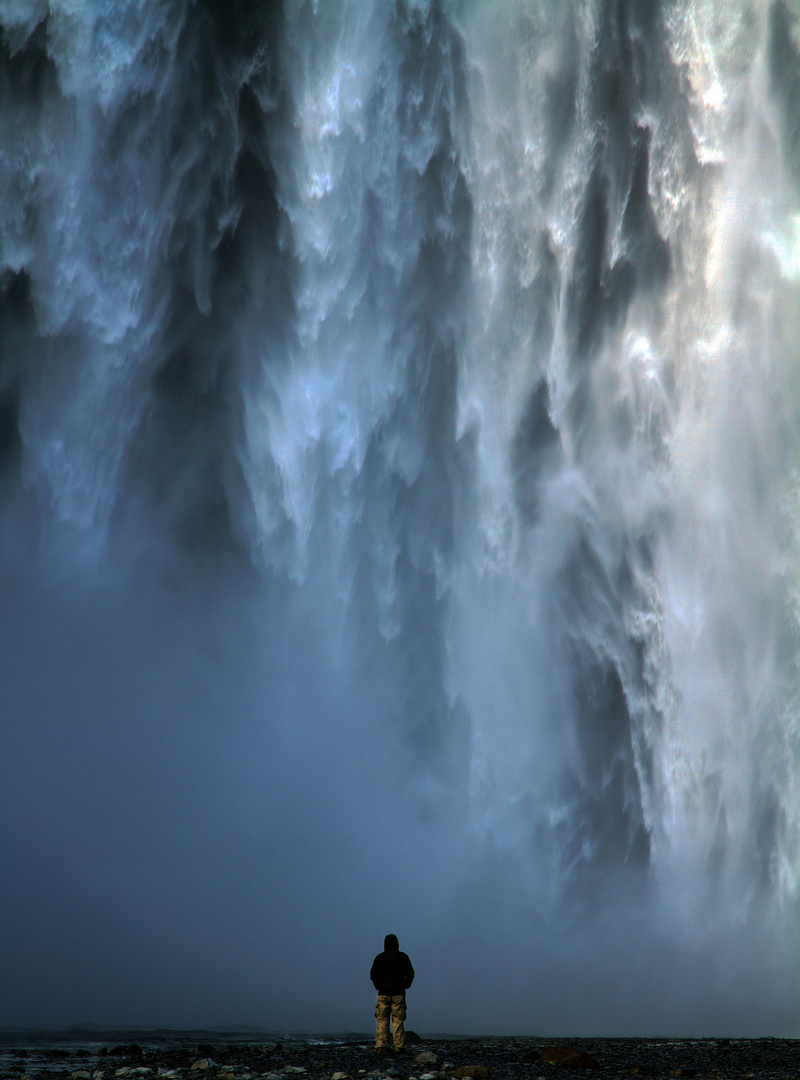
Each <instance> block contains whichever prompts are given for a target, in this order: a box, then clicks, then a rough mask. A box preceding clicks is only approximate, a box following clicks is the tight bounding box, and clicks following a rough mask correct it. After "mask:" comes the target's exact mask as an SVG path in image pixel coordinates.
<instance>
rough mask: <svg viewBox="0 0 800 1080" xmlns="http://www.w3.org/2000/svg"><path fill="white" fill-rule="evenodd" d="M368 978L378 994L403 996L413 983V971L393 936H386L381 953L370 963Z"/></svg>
mask: <svg viewBox="0 0 800 1080" xmlns="http://www.w3.org/2000/svg"><path fill="white" fill-rule="evenodd" d="M369 977H370V978H371V979H372V985H373V986H374V987H375V989H376V990H377V991H378V993H379V994H405V992H406V990H408V988H409V986H411V984H412V982H413V981H414V969H413V967H412V966H411V961H410V960H409V959H408V957H407V956H406V954H405V953H404V952H400V945H399V944H398V941H397V938H396V937H395V935H394V934H387V935H386V937H385V938H384V942H383V952H382V953H378V955H377V956H376V957H375V959H374V960H373V961H372V967H371V968H370V972H369Z"/></svg>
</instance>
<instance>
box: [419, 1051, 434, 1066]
mask: <svg viewBox="0 0 800 1080" xmlns="http://www.w3.org/2000/svg"><path fill="white" fill-rule="evenodd" d="M438 1060H439V1059H438V1058H437V1056H436V1054H434V1053H433V1052H432V1051H431V1050H420V1052H419V1053H418V1054H416V1055H415V1056H414V1064H415V1065H435V1064H436V1063H437V1062H438Z"/></svg>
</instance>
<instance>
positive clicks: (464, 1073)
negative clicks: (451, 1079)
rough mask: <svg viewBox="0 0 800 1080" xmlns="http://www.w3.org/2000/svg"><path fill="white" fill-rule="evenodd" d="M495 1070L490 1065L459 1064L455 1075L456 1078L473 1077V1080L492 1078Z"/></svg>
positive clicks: (488, 1079)
mask: <svg viewBox="0 0 800 1080" xmlns="http://www.w3.org/2000/svg"><path fill="white" fill-rule="evenodd" d="M493 1072H494V1069H493V1068H490V1066H488V1065H478V1064H476V1065H459V1067H458V1068H457V1069H455V1070H454V1072H453V1076H455V1078H456V1080H467V1077H471V1080H490V1077H491V1075H492V1073H493Z"/></svg>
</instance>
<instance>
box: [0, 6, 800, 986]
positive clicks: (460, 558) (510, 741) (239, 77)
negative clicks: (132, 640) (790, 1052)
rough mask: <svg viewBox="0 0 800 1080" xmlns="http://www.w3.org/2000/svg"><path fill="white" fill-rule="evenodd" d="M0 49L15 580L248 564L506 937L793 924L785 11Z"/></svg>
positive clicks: (303, 27) (23, 13) (130, 31)
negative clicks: (481, 884)
mask: <svg viewBox="0 0 800 1080" xmlns="http://www.w3.org/2000/svg"><path fill="white" fill-rule="evenodd" d="M0 29H2V42H1V47H0V350H1V351H0V469H1V470H2V472H1V474H0V479H1V482H2V490H3V497H2V504H0V529H1V530H2V534H3V543H2V551H3V558H4V559H5V560H6V562H7V566H8V567H9V568H11V569H10V570H8V571H7V572H8V573H12V572H14V568H15V567H19V566H20V565H21V564H23V563H24V564H25V565H28V566H30V565H31V564H32V565H33V567H34V573H35V575H38V576H40V577H42V578H47V579H50V578H52V579H54V580H55V579H64V578H67V579H69V581H70V582H71V583H72V584H71V586H70V587H71V588H77V589H78V591H80V590H81V589H86V590H87V591H91V590H94V591H97V590H99V591H100V592H101V593H102V591H103V590H104V589H105V588H111V587H112V586H111V583H112V582H113V583H115V584H114V586H113V587H114V588H122V589H123V591H124V590H125V589H126V588H129V587H131V586H134V585H136V583H137V582H141V581H143V580H145V579H147V580H148V581H151V582H152V581H155V582H156V583H157V584H156V585H155V586H153V587H154V588H156V589H161V588H162V587H163V588H164V589H165V592H168V589H167V587H166V586H164V585H163V582H164V581H174V580H175V578H176V577H180V578H181V580H182V581H183V582H184V583H186V582H188V583H189V587H190V589H191V588H194V586H195V585H197V584H198V583H200V582H202V583H204V584H203V587H204V588H205V586H206V583H208V582H214V581H216V582H217V583H218V586H219V588H220V589H223V588H225V587H226V586H224V585H223V584H220V583H222V582H227V581H229V580H230V576H231V575H239V576H240V578H243V579H246V580H247V581H249V582H252V583H254V584H253V586H252V587H253V589H256V590H258V592H259V596H260V597H261V598H262V599H261V600H260V601H259V602H260V603H263V610H264V612H265V615H264V618H265V619H266V618H267V614H266V612H268V611H269V612H270V613H271V614H270V615H269V617H270V618H273V617H274V618H277V619H278V622H279V623H280V624H281V625H282V626H284V627H288V626H289V625H290V624H291V623H292V618H293V617H296V618H297V619H301V618H302V619H303V620H309V621H310V622H311V623H313V625H314V626H315V627H316V628H317V630H318V631H319V633H320V635H321V640H322V642H323V645H324V649H325V650H326V655H327V657H328V661H326V662H329V663H330V664H331V665H332V666H333V667H335V668H337V669H338V670H339V671H340V672H342V673H343V675H342V678H343V680H344V683H345V685H346V684H347V682H348V680H351V682H352V684H353V685H356V684H357V683H359V682H360V681H361V682H363V681H364V680H369V681H371V682H372V683H373V684H374V685H375V686H377V687H380V692H381V694H382V697H381V698H380V700H381V702H382V705H381V708H382V709H383V713H382V715H380V716H376V717H375V723H376V725H378V728H379V737H380V739H381V740H383V741H384V742H385V745H386V746H387V747H388V748H389V749H388V751H387V752H388V753H389V754H390V756H392V757H397V758H399V759H402V761H403V763H404V764H403V768H404V769H405V770H406V771H407V774H408V776H409V778H410V780H409V783H410V787H409V794H408V798H409V799H411V800H412V801H413V800H414V799H415V798H417V797H419V798H420V799H422V801H423V802H424V803H425V805H426V806H427V807H428V811H426V812H430V813H431V814H433V815H434V816H435V815H436V814H439V813H443V814H447V813H453V814H456V815H457V816H458V817H459V818H460V820H461V821H462V822H465V823H466V828H467V832H468V834H469V836H470V837H471V840H470V843H471V844H472V845H473V846H474V850H475V851H476V852H477V851H484V850H486V849H487V848H488V847H491V849H492V851H493V852H494V855H493V856H492V857H493V858H497V859H498V860H500V861H501V862H502V863H503V864H504V865H505V866H509V865H513V866H515V867H516V872H517V873H518V876H519V879H520V880H521V882H522V885H521V893H522V896H523V900H522V902H521V903H522V908H521V910H522V914H521V915H520V918H521V920H522V922H523V923H524V922H525V921H526V920H527V919H528V917H529V916H530V919H531V920H534V921H535V920H539V921H538V922H537V925H556V924H558V925H563V926H567V927H569V926H579V925H581V921H582V920H583V919H584V918H586V917H588V915H587V912H588V911H591V910H593V909H596V908H598V907H602V906H603V904H604V903H608V904H611V905H612V906H613V905H614V904H616V903H618V902H621V901H620V899H619V898H620V897H622V896H628V897H630V896H635V897H636V899H635V901H633V902H632V904H633V907H634V909H635V908H637V906H638V905H641V906H642V907H645V906H646V907H647V909H648V910H649V911H651V912H657V913H658V914H657V917H656V916H653V919H654V920H655V921H652V920H651V921H649V922H647V924H646V925H647V927H649V928H650V929H649V930H648V931H647V932H649V933H656V931H655V930H654V929H653V927H655V926H658V927H659V928H660V929H659V930H658V932H659V933H661V932H663V933H664V934H665V935H666V938H667V939H669V940H677V937H679V936H680V934H681V933H683V930H682V929H681V928H685V927H686V926H690V925H691V926H696V925H701V926H703V927H706V928H708V932H709V933H712V932H716V930H717V929H719V928H722V930H723V931H724V932H726V933H727V932H728V931H731V929H732V928H733V929H734V930H735V928H737V927H738V928H741V927H755V928H756V931H757V932H758V933H761V932H762V931H763V932H765V933H766V932H768V931H769V930H770V929H771V928H772V929H776V933H778V934H780V933H783V932H784V928H785V927H786V926H787V925H790V924H791V921H792V914H793V912H795V911H796V903H797V888H798V869H799V868H800V848H799V844H800V831H799V830H800V820H799V818H798V762H799V758H798V752H799V751H798V731H797V724H798V657H800V635H798V574H799V573H800V558H799V557H798V556H799V555H800V552H799V551H798V535H799V534H800V533H799V530H800V485H799V484H798V461H800V447H798V432H800V427H799V425H798V421H799V420H800V7H798V5H797V4H796V3H794V2H789V0H763V2H759V0H752V2H748V0H736V2H731V0H692V2H683V0H671V2H670V0H661V2H656V0H575V2H566V0H563V2H562V0H559V2H554V0H503V2H490V0H284V2H283V3H264V4H251V3H246V2H244V0H239V2H229V3H224V2H222V0H220V2H215V0H194V2H191V0H170V2H169V3H166V2H163V3H162V2H155V3H154V2H152V0H86V2H85V3H71V2H68V0H50V2H49V3H48V2H47V0H6V3H5V4H2V5H0ZM31 552H34V553H35V554H31ZM120 583H122V584H121V585H120ZM159 583H161V584H159ZM165 603H167V604H168V603H169V601H165ZM276 610H278V611H279V614H278V615H277V616H276V615H275V611H276ZM254 617H255V618H256V619H257V618H258V616H254ZM286 632H287V633H289V631H288V630H287V631H286ZM290 677H291V676H287V678H290ZM415 785H416V786H415ZM415 793H416V794H415ZM420 793H422V794H420ZM448 807H449V809H447V808H448ZM604 897H606V899H604ZM609 897H612V898H616V899H609ZM462 914H463V913H462ZM459 917H461V916H459ZM463 917H464V918H466V917H467V916H466V915H464V916H463ZM721 932H722V931H721ZM670 935H673V937H672V938H670ZM675 935H677V937H675ZM795 937H796V935H795ZM726 940H727V939H726ZM758 940H759V941H760V942H761V941H762V940H763V939H761V938H758ZM776 947H777V946H776ZM781 948H784V949H785V950H786V952H787V955H789V954H790V955H791V956H796V943H795V941H794V939H792V940H789V941H787V940H786V939H785V938H784V940H783V943H782V946H781ZM790 998H791V994H790ZM792 1000H793V999H792Z"/></svg>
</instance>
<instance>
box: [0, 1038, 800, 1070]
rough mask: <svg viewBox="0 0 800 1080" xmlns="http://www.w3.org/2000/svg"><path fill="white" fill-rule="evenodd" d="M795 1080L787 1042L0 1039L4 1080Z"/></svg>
mask: <svg viewBox="0 0 800 1080" xmlns="http://www.w3.org/2000/svg"><path fill="white" fill-rule="evenodd" d="M590 1076H598V1077H599V1076H602V1077H615V1078H616V1077H619V1078H622V1077H636V1076H641V1077H659V1078H664V1080H667V1078H670V1077H678V1078H687V1080H690V1078H698V1080H700V1078H709V1080H736V1078H739V1077H743V1078H750V1077H765V1078H774V1080H800V1041H795V1040H791V1039H545V1038H533V1037H531V1038H481V1039H469V1038H430V1039H418V1037H417V1036H414V1035H413V1034H412V1035H411V1036H410V1039H409V1045H408V1046H407V1048H406V1051H405V1052H404V1053H402V1054H393V1053H391V1054H388V1055H380V1056H378V1055H376V1053H375V1050H374V1047H373V1044H372V1042H371V1040H368V1037H366V1036H364V1037H361V1038H358V1037H352V1038H348V1039H338V1040H337V1039H325V1038H323V1037H320V1038H317V1039H311V1038H308V1039H300V1038H291V1039H284V1040H281V1041H255V1040H242V1041H241V1042H232V1041H227V1040H222V1039H220V1040H217V1041H215V1042H210V1041H209V1042H199V1041H196V1040H192V1039H191V1038H186V1037H183V1038H170V1037H169V1036H168V1035H164V1036H160V1037H159V1038H157V1039H156V1038H150V1039H148V1038H147V1037H141V1036H140V1038H139V1040H138V1041H136V1042H125V1043H117V1044H116V1045H114V1044H113V1043H112V1042H111V1041H109V1042H107V1043H106V1044H100V1043H95V1042H92V1041H90V1040H85V1041H82V1042H80V1043H78V1042H76V1041H74V1040H73V1041H70V1040H60V1041H59V1040H53V1039H51V1040H46V1039H42V1038H39V1039H35V1038H30V1039H25V1038H21V1037H19V1036H18V1037H17V1039H16V1044H14V1039H13V1036H10V1035H9V1036H8V1037H6V1038H4V1039H0V1078H7V1080H118V1078H119V1080H466V1078H468V1077H472V1080H571V1078H573V1077H584V1078H588V1077H590Z"/></svg>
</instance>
